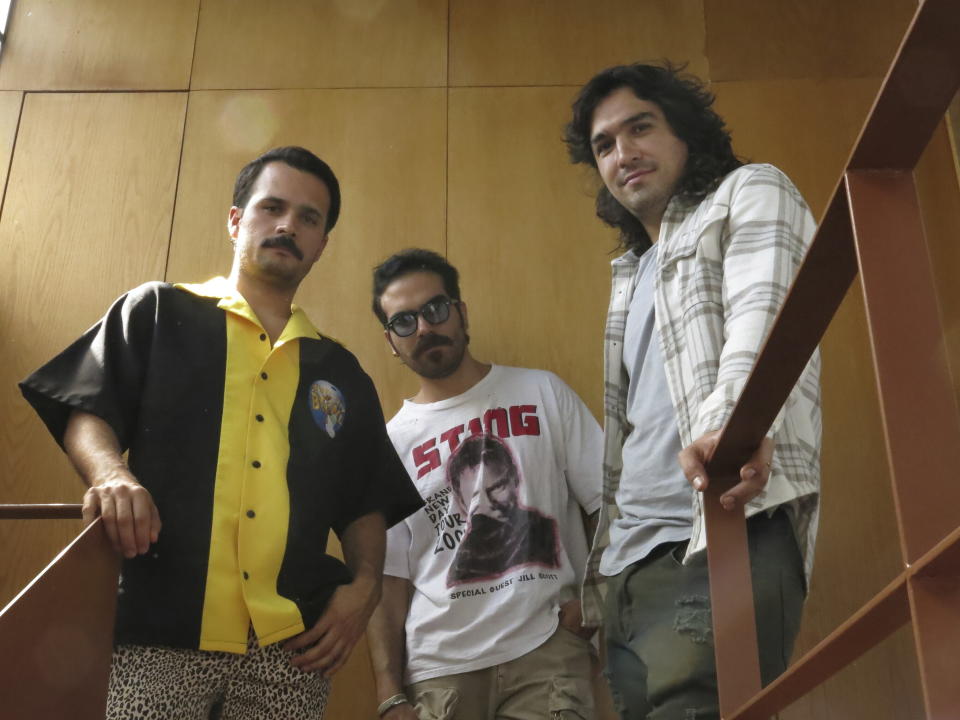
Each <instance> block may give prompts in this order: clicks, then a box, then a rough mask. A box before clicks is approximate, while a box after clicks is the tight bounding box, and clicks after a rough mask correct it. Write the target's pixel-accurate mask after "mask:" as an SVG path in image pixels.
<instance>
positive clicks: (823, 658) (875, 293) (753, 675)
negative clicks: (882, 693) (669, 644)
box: [706, 0, 960, 720]
mask: <svg viewBox="0 0 960 720" xmlns="http://www.w3.org/2000/svg"><path fill="white" fill-rule="evenodd" d="M958 88H960V2H958V0H924V2H922V3H921V5H920V7H919V8H918V10H917V13H916V15H915V17H914V19H913V21H912V23H911V25H910V27H909V29H908V30H907V33H906V35H905V37H904V40H903V43H902V44H901V47H900V49H899V51H898V53H897V56H896V58H895V59H894V61H893V64H892V66H891V68H890V71H889V72H888V74H887V77H886V79H885V81H884V83H883V86H882V87H881V89H880V93H879V95H878V97H877V99H876V101H875V103H874V105H873V108H872V110H871V112H870V115H869V116H868V119H867V121H866V123H865V125H864V127H863V130H862V131H861V133H860V137H859V139H858V140H857V142H856V144H855V146H854V149H853V151H852V153H851V155H850V159H849V161H848V162H847V167H846V169H845V170H844V172H843V174H842V176H841V178H840V179H839V181H838V182H837V185H836V189H835V191H834V194H833V197H832V199H831V201H830V202H829V204H828V206H827V210H826V212H825V213H824V215H823V218H822V219H821V222H820V226H819V229H818V231H817V234H816V237H815V238H814V241H813V244H812V246H811V247H810V250H809V252H808V253H807V256H806V258H805V260H804V263H803V266H802V267H801V268H800V271H799V273H798V276H797V278H796V280H795V282H794V284H793V287H792V288H791V290H790V293H789V295H788V297H787V299H786V302H785V304H784V307H783V309H782V310H781V312H780V314H779V316H778V317H777V320H776V322H775V324H774V327H773V328H772V330H771V332H770V336H769V337H768V339H767V341H766V343H765V345H764V347H763V348H762V350H761V352H760V355H759V357H758V359H757V362H756V365H755V367H754V369H753V372H752V373H751V375H750V378H749V380H748V382H747V384H746V387H745V388H744V391H743V393H742V395H741V397H740V399H739V402H738V404H737V407H736V409H735V411H734V413H733V415H732V417H731V418H730V421H729V422H728V423H727V425H726V427H725V428H724V429H723V433H722V437H721V439H720V442H719V444H718V446H717V449H716V452H715V453H714V456H713V458H712V461H711V464H710V468H709V472H710V473H711V477H717V478H718V479H720V480H721V481H720V482H713V483H712V484H711V485H710V486H709V490H708V492H707V498H706V523H707V548H708V556H709V567H710V577H711V591H710V592H711V598H712V603H713V622H714V634H715V646H716V658H717V668H718V670H717V676H718V682H719V687H720V706H721V714H722V716H723V717H724V718H726V720H734V719H736V720H747V719H748V718H749V719H752V718H768V717H770V715H771V714H773V713H775V712H777V711H779V710H782V709H783V708H785V707H786V706H787V705H789V704H790V703H791V702H793V701H794V700H796V699H797V698H798V697H800V696H802V695H803V694H805V693H807V692H809V691H810V690H812V689H813V688H814V687H816V686H817V685H819V684H820V683H822V682H823V681H824V680H826V679H827V678H829V677H831V676H832V675H833V674H835V673H836V672H837V671H838V670H840V669H842V668H843V667H845V666H846V665H848V664H849V663H851V662H852V661H853V660H855V659H856V658H858V657H859V656H860V655H861V654H862V653H864V652H865V651H867V650H869V649H870V648H871V647H873V646H874V645H876V644H877V643H879V642H880V641H881V640H883V639H884V638H886V637H887V636H888V635H889V634H890V633H891V632H893V631H894V630H896V629H897V628H899V627H901V626H902V625H904V624H905V623H907V622H909V623H911V624H912V627H913V633H914V639H915V641H916V648H917V657H918V660H919V666H920V674H921V681H922V686H923V695H924V703H925V706H926V713H927V718H928V719H929V720H934V719H936V720H940V719H941V718H943V719H946V718H951V719H953V720H955V719H956V718H960V682H957V679H956V668H957V667H960V662H958V657H960V650H958V648H960V483H958V482H957V472H958V468H960V414H958V409H957V406H956V402H955V400H954V397H955V396H954V393H953V387H952V384H951V380H950V372H949V367H948V364H947V358H946V354H945V349H944V345H943V342H942V338H943V328H942V326H941V322H940V316H939V312H938V307H937V298H936V296H935V294H934V290H933V288H934V282H933V276H932V273H931V268H930V260H929V254H928V252H927V246H926V239H925V237H924V232H923V224H922V222H921V218H920V211H919V206H918V201H917V193H916V187H915V185H914V179H913V170H914V168H915V167H916V165H917V162H918V161H919V159H920V155H921V153H922V152H923V150H924V149H925V147H926V146H927V144H928V142H929V140H930V137H931V135H932V133H933V131H934V129H935V127H936V125H937V123H938V122H940V120H941V119H942V117H943V115H944V113H945V112H946V110H947V107H948V106H949V104H950V101H951V100H952V98H953V96H954V95H955V94H956V92H957V90H958ZM858 271H859V273H860V279H861V283H862V285H863V293H864V298H865V301H866V312H867V321H868V325H869V329H870V339H871V345H872V350H873V358H874V364H875V369H876V376H877V386H878V391H879V396H880V404H881V411H882V415H883V425H884V430H885V434H886V445H887V454H888V458H889V462H890V467H891V470H892V481H893V493H894V500H895V505H896V510H897V531H898V533H899V537H900V540H901V549H902V554H903V571H902V572H901V573H900V575H899V576H898V577H897V578H896V579H895V580H894V581H893V582H892V583H890V585H888V586H887V587H886V588H885V589H884V590H882V591H881V592H880V593H879V594H877V595H876V596H875V597H874V598H872V599H871V600H870V601H869V602H868V603H867V604H866V605H864V606H863V607H862V608H860V609H859V610H858V611H856V612H855V613H854V614H853V615H852V616H851V617H850V618H849V619H848V620H847V621H846V622H844V623H842V624H841V626H840V627H839V628H837V630H836V631H834V632H833V633H832V634H831V635H830V636H829V637H827V638H826V639H825V640H823V641H822V642H821V643H820V644H819V645H818V646H816V647H815V648H813V649H812V650H811V651H810V652H808V653H807V654H806V655H805V656H804V657H802V658H800V659H799V660H798V661H797V662H796V663H794V665H792V666H791V667H790V668H789V669H788V670H787V672H786V673H784V674H783V675H782V676H781V677H780V678H779V679H777V680H776V681H774V682H773V683H771V684H770V685H769V686H768V687H766V688H764V689H763V690H762V691H761V689H760V672H759V664H758V661H757V648H756V630H755V620H754V613H753V596H752V592H751V583H750V571H749V562H748V554H747V544H746V527H745V522H744V519H743V517H742V516H735V515H731V514H730V513H726V512H724V511H722V509H721V507H720V503H719V497H720V494H721V493H722V492H724V491H725V490H726V489H728V488H729V487H730V486H731V485H732V484H733V482H734V480H735V478H736V474H737V468H738V467H739V466H740V465H741V464H742V463H743V462H744V460H746V458H747V457H748V456H749V454H750V450H751V449H752V448H754V447H756V446H757V445H758V444H759V442H760V440H761V439H762V438H763V436H764V435H765V434H766V432H767V429H768V428H769V427H770V425H771V423H772V422H773V419H774V417H775V416H776V414H777V412H778V411H779V409H780V407H781V406H782V405H783V403H784V402H785V400H786V398H787V396H788V395H789V393H790V390H791V389H792V387H793V386H794V384H795V383H796V381H797V379H798V378H799V377H800V374H801V372H802V370H803V368H804V366H805V365H806V363H807V361H808V360H809V358H810V356H811V354H812V353H813V351H814V349H815V348H816V346H817V344H818V343H819V342H820V339H821V338H822V337H823V334H824V332H825V331H826V329H827V325H828V324H829V322H830V320H831V319H832V317H833V315H834V313H835V312H836V311H837V308H838V307H839V305H840V302H841V301H842V299H843V297H844V294H845V293H846V292H847V290H848V289H849V287H850V284H851V283H852V282H853V280H854V278H855V277H856V274H857V272H858Z"/></svg>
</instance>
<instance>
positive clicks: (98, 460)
mask: <svg viewBox="0 0 960 720" xmlns="http://www.w3.org/2000/svg"><path fill="white" fill-rule="evenodd" d="M63 446H64V449H65V450H66V452H67V457H69V458H70V462H72V463H73V466H74V468H75V469H76V470H77V472H78V473H79V474H80V477H81V479H82V480H83V481H84V482H85V483H86V484H87V485H88V486H90V487H92V486H94V485H100V484H102V483H103V482H106V481H107V480H108V479H110V478H111V477H113V476H116V475H118V474H122V475H129V469H128V468H127V464H126V462H124V460H123V454H122V453H121V452H120V443H119V441H118V440H117V436H116V433H114V431H113V428H111V427H110V425H109V424H108V423H107V422H106V421H105V420H103V419H102V418H100V417H97V416H96V415H92V414H90V413H88V412H83V411H82V410H74V411H73V414H71V415H70V419H69V420H68V421H67V429H66V432H65V433H64V436H63Z"/></svg>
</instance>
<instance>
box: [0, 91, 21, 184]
mask: <svg viewBox="0 0 960 720" xmlns="http://www.w3.org/2000/svg"><path fill="white" fill-rule="evenodd" d="M22 106H23V93H22V92H13V91H7V92H0V192H3V189H5V188H6V184H7V171H8V170H9V169H10V156H11V154H12V153H13V143H14V141H15V140H16V139H17V125H18V124H19V123H20V108H21V107H22Z"/></svg>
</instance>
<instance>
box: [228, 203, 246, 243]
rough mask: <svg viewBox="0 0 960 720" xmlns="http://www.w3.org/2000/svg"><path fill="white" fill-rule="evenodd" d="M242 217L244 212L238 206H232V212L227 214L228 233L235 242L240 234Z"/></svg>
mask: <svg viewBox="0 0 960 720" xmlns="http://www.w3.org/2000/svg"><path fill="white" fill-rule="evenodd" d="M241 217H243V210H241V209H240V208H238V207H237V206H236V205H234V206H232V207H231V208H230V212H229V213H227V232H228V233H229V234H230V237H231V238H232V239H233V240H234V241H236V239H237V234H238V233H239V232H240V218H241Z"/></svg>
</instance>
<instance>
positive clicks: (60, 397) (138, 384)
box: [20, 283, 158, 450]
mask: <svg viewBox="0 0 960 720" xmlns="http://www.w3.org/2000/svg"><path fill="white" fill-rule="evenodd" d="M157 285H158V284H157V283H150V284H148V285H143V286H141V287H139V288H137V289H136V290H133V291H131V292H129V293H128V294H126V295H124V296H122V297H120V298H119V299H118V300H117V301H116V302H114V303H113V305H112V306H111V307H110V309H109V310H108V311H107V314H106V315H104V317H103V318H102V319H101V320H100V321H99V322H98V323H96V324H95V325H94V326H93V327H92V328H90V329H89V330H87V332H85V333H84V334H83V335H82V336H81V337H80V338H79V339H77V340H76V341H75V342H74V343H73V344H71V345H70V346H69V347H68V348H66V349H65V350H64V351H63V352H61V353H60V354H59V355H57V356H56V357H54V358H53V359H52V360H50V361H49V362H48V363H47V364H45V365H43V366H42V367H41V368H39V369H38V370H36V371H35V372H34V373H33V374H31V375H30V376H29V377H27V378H26V379H25V380H23V381H22V382H21V383H20V391H21V392H22V393H23V396H24V398H26V400H27V401H28V402H29V403H30V404H31V405H32V406H33V408H34V410H35V411H36V412H37V414H38V415H39V416H40V418H41V420H43V422H44V423H45V424H46V426H47V428H48V429H49V431H50V433H51V435H53V437H54V439H55V440H56V441H57V443H59V444H60V446H61V447H62V446H63V435H64V433H65V431H66V427H67V420H68V419H69V418H70V414H71V413H72V412H73V411H74V410H83V411H85V412H88V413H91V414H93V415H96V416H98V417H100V418H102V419H103V420H105V421H106V422H107V423H108V424H109V425H110V427H111V428H112V429H113V431H114V433H115V434H116V436H117V439H118V441H119V442H120V446H121V448H122V449H123V450H126V449H127V447H128V445H129V441H130V434H131V432H132V430H133V428H134V427H136V422H137V416H138V412H139V408H140V397H141V394H142V388H143V378H144V373H145V370H146V367H145V365H146V362H147V361H146V358H148V357H149V353H150V344H151V341H152V337H153V328H154V323H155V314H156V313H155V310H156V304H157V303H156V286H157Z"/></svg>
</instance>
